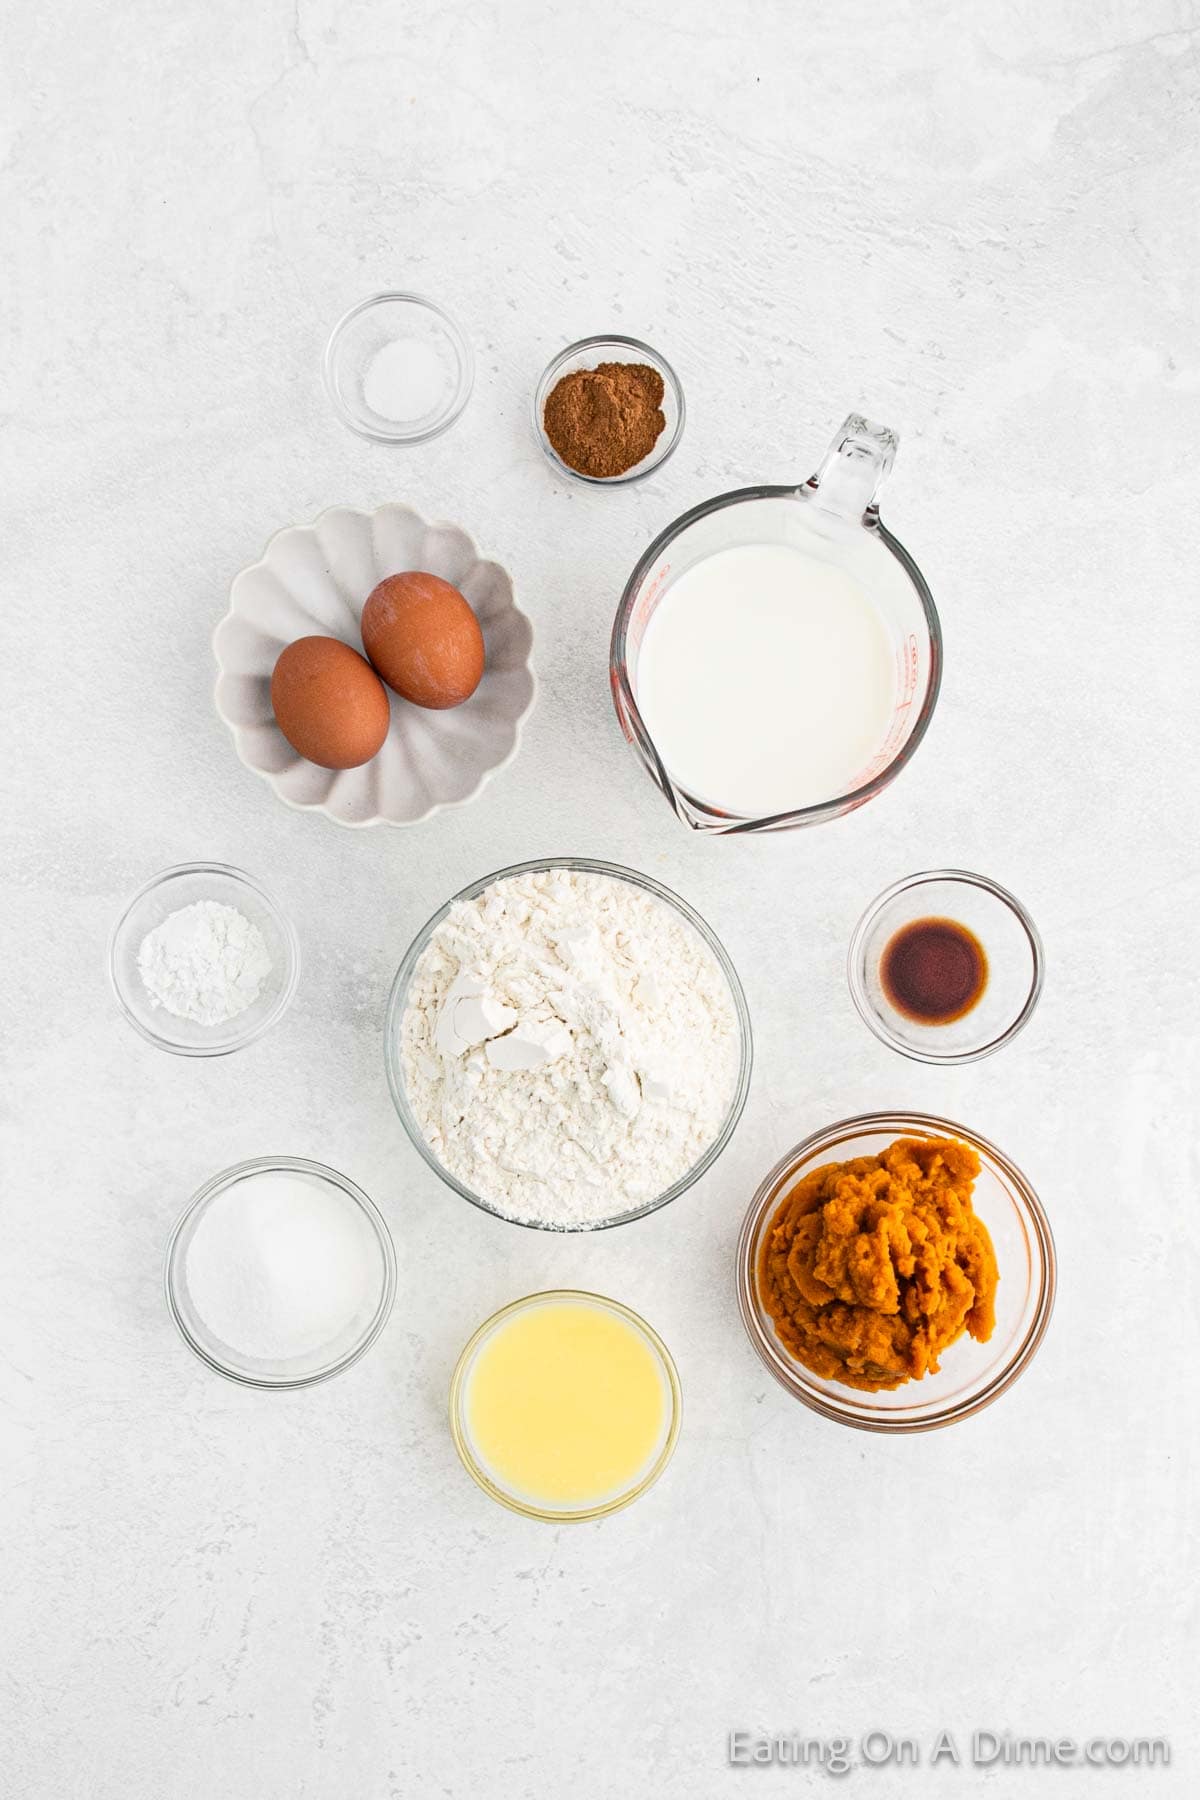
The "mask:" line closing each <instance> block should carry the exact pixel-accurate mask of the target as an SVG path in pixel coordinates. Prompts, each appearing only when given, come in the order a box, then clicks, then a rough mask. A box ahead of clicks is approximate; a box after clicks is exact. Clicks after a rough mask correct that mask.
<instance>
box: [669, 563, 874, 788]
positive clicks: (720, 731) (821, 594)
mask: <svg viewBox="0 0 1200 1800" xmlns="http://www.w3.org/2000/svg"><path fill="white" fill-rule="evenodd" d="M896 698H897V695H896V656H895V650H894V647H893V643H892V640H891V638H890V636H889V633H888V630H887V627H886V625H885V623H884V620H883V618H882V616H881V614H880V612H879V610H878V608H877V607H876V606H875V604H874V603H873V602H872V600H871V599H870V597H869V595H868V594H867V592H866V590H865V589H864V588H863V587H862V586H861V585H860V584H859V582H858V581H856V580H855V578H854V577H853V576H852V575H850V574H849V573H847V572H846V571H845V570H844V569H840V568H835V567H834V566H833V565H832V564H830V563H828V562H825V561H822V560H821V559H820V558H818V557H815V556H810V555H808V554H806V552H805V551H803V550H800V549H797V548H796V547H795V546H794V545H790V544H737V545H733V546H731V547H730V548H728V549H725V550H718V551H717V552H716V553H715V554H714V555H712V556H707V557H705V558H703V560H702V561H700V562H698V563H694V564H693V565H692V567H691V568H689V569H686V570H685V571H684V572H683V574H681V575H680V576H679V578H678V579H677V580H676V581H675V582H674V583H673V584H672V585H671V586H670V587H669V588H668V589H667V591H666V593H665V594H664V595H663V596H662V598H661V599H660V600H659V602H658V604H657V607H656V609H655V611H654V613H653V615H652V617H651V618H650V621H649V623H648V624H647V626H646V631H645V636H644V638H643V640H642V643H641V646H640V648H639V651H638V659H637V701H638V708H639V710H640V712H641V715H642V718H643V720H644V722H645V725H646V729H647V731H648V732H649V734H650V737H651V738H652V739H653V741H654V745H655V748H656V750H657V751H658V754H659V756H660V757H661V759H662V761H663V763H664V764H665V766H666V768H667V770H668V771H669V773H670V774H671V775H672V776H673V777H674V779H675V781H676V783H677V784H678V785H679V786H680V787H682V788H683V789H685V790H686V791H687V792H688V793H690V794H691V795H692V796H693V797H694V798H695V799H697V800H700V801H702V802H703V803H705V804H706V805H708V806H711V807H715V808H718V809H720V810H721V811H724V812H731V813H738V814H742V815H745V816H747V817H753V818H762V817H765V816H766V815H768V814H772V813H781V812H793V811H797V810H799V809H800V808H802V807H806V806H816V805H820V804H821V803H822V802H824V801H829V800H833V799H837V798H840V797H841V796H842V795H844V794H847V793H850V792H851V791H852V790H853V789H854V788H855V787H856V786H858V785H859V784H860V783H861V782H863V781H865V780H866V779H867V778H868V775H869V772H870V764H871V762H872V759H873V758H874V757H875V756H876V754H877V753H878V751H879V750H880V748H881V746H882V744H883V742H884V739H885V737H886V736H887V732H888V728H889V726H890V724H891V721H892V717H893V713H894V709H895V704H896Z"/></svg>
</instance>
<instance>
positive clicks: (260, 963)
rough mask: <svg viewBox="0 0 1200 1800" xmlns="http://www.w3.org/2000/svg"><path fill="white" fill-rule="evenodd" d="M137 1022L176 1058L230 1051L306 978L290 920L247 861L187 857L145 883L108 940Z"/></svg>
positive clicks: (121, 996)
mask: <svg viewBox="0 0 1200 1800" xmlns="http://www.w3.org/2000/svg"><path fill="white" fill-rule="evenodd" d="M108 973H109V979H110V981H111V983H112V989H113V993H114V994H115V995H116V998H117V1004H118V1006H119V1007H120V1008H121V1011H122V1012H123V1013H124V1015H125V1017H126V1018H127V1019H128V1021H129V1023H130V1024H131V1025H132V1026H133V1028H134V1030H135V1031H137V1032H140V1033H141V1035H142V1037H144V1038H145V1039H146V1040H147V1042H148V1043H151V1044H154V1045H155V1046H156V1047H157V1048H158V1049H159V1050H168V1051H170V1052H171V1053H172V1055H175V1056H228V1055H229V1053H230V1052H231V1051H233V1050H242V1049H244V1048H245V1046H246V1045H247V1044H252V1043H253V1042H254V1040H255V1038H259V1037H261V1036H262V1035H263V1033H264V1032H265V1031H268V1030H270V1028H271V1026H272V1025H274V1024H276V1023H278V1021H279V1020H280V1019H281V1018H282V1017H283V1015H284V1013H285V1012H286V1011H287V1009H288V1007H289V1006H290V1005H291V1003H292V997H293V995H294V994H295V992H296V984H297V982H298V981H299V979H300V945H299V941H298V940H297V937H296V933H295V930H294V928H293V926H292V923H291V920H290V919H289V918H288V917H287V915H286V914H285V913H284V912H283V910H282V908H281V907H280V906H279V905H278V904H277V902H276V901H275V900H274V899H273V898H272V896H271V895H270V894H269V893H268V892H267V891H266V889H265V888H262V887H260V886H259V884H258V882H257V881H255V880H253V879H252V877H251V876H249V875H247V874H246V873H245V872H244V871H243V870H242V869H235V868H233V867H231V866H230V864H228V863H216V862H195V863H180V864H178V865H177V866H176V867H175V868H173V869H164V870H163V871H162V873H161V874H159V875H155V876H154V878H153V879H152V880H150V881H148V882H146V884H145V886H144V887H140V888H139V889H138V891H137V893H136V894H134V896H133V898H132V899H131V900H130V901H129V903H128V905H127V906H126V907H125V910H124V912H123V913H122V914H121V916H120V918H119V919H118V920H117V923H116V925H115V926H114V928H113V934H112V937H111V938H110V939H109V946H108Z"/></svg>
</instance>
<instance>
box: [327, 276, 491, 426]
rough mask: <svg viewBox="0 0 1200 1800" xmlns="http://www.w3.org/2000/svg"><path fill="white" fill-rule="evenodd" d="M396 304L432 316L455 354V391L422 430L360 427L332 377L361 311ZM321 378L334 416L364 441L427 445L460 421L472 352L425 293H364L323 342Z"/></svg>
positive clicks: (470, 387) (471, 381)
mask: <svg viewBox="0 0 1200 1800" xmlns="http://www.w3.org/2000/svg"><path fill="white" fill-rule="evenodd" d="M396 302H400V303H401V304H403V305H405V306H417V307H420V308H421V310H422V311H424V312H429V313H433V314H434V316H435V317H436V318H437V319H439V320H440V321H441V323H442V325H444V326H445V328H446V334H447V336H448V337H449V338H450V339H451V341H452V343H453V344H454V348H455V350H456V351H457V352H458V357H459V363H460V367H461V376H460V379H459V383H458V386H457V388H456V389H455V391H454V394H453V396H452V398H451V400H450V403H449V407H448V409H447V411H446V412H445V413H443V414H441V415H440V416H439V417H438V419H437V420H436V421H435V423H434V424H432V425H429V426H427V427H426V428H425V430H423V431H399V432H397V431H377V430H375V429H374V428H373V427H372V426H369V425H364V424H363V423H362V421H361V420H359V419H358V418H356V417H355V415H354V414H353V413H352V412H351V411H350V408H349V407H348V406H347V405H346V403H345V401H344V400H343V398H342V396H341V393H340V391H339V389H338V385H337V382H336V380H335V378H334V367H335V362H336V358H337V352H338V349H339V347H340V345H341V342H342V339H343V338H344V337H345V335H346V332H347V331H348V330H349V328H350V326H351V325H352V324H353V323H354V321H355V319H357V318H359V317H360V316H361V314H363V313H365V312H371V311H372V310H373V309H374V308H375V307H377V306H384V305H394V304H395V303H396ZM321 376H322V380H323V381H324V384H325V393H326V396H327V397H328V400H329V403H330V405H331V406H332V407H333V410H334V412H335V413H336V414H337V417H338V418H339V419H340V420H341V422H342V424H343V425H345V426H346V427H347V428H348V429H349V430H350V431H353V432H354V433H355V435H356V436H357V437H360V438H366V439H367V441H368V442H369V443H373V444H392V445H402V446H408V445H410V444H427V443H429V442H430V441H431V439H433V438H436V437H440V436H441V435H442V433H443V432H444V431H449V429H450V427H451V425H453V424H454V423H455V422H456V421H457V420H458V419H459V418H461V416H462V413H463V410H464V408H465V407H466V404H467V401H468V400H469V399H470V398H471V394H472V393H473V391H474V387H475V353H474V351H473V350H472V349H471V340H470V339H469V338H468V336H467V334H466V332H465V331H464V330H463V328H462V326H461V325H460V324H459V323H458V320H457V319H456V318H454V317H453V315H452V314H451V313H448V312H447V311H446V309H445V307H444V306H440V305H439V304H438V302H437V301H436V300H431V299H430V298H429V296H428V295H427V294H416V293H412V292H410V291H406V290H403V289H399V288H384V289H381V291H380V292H379V293H377V294H368V295H367V297H366V299H365V300H358V301H356V302H355V304H354V305H353V306H351V307H348V308H347V310H346V311H345V312H344V313H343V314H342V316H341V318H340V319H339V320H338V321H337V323H336V325H334V327H333V329H332V331H331V332H330V333H329V336H328V338H327V339H326V341H325V351H324V354H323V356H322V358H321Z"/></svg>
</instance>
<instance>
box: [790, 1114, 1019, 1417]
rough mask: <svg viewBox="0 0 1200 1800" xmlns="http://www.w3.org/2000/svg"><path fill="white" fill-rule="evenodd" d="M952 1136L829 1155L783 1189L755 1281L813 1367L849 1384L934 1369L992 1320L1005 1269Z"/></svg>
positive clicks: (894, 1381) (971, 1169)
mask: <svg viewBox="0 0 1200 1800" xmlns="http://www.w3.org/2000/svg"><path fill="white" fill-rule="evenodd" d="M978 1174H979V1157H978V1156H977V1154H976V1152H975V1151H974V1150H973V1149H972V1148H971V1146H970V1145H969V1144H963V1143H960V1142H959V1141H958V1139H957V1138H898V1139H897V1140H896V1142H895V1143H894V1144H890V1145H889V1146H888V1148H887V1149H886V1150H884V1151H883V1152H882V1153H881V1154H880V1155H878V1156H856V1157H854V1158H852V1159H851V1160H850V1161H849V1162H841V1163H826V1164H824V1166H823V1167H822V1168H819V1169H814V1170H813V1171H812V1173H811V1174H810V1175H806V1176H805V1177H804V1178H803V1180H801V1181H798V1182H797V1183H796V1185H795V1187H793V1188H792V1189H791V1191H790V1192H789V1193H788V1194H786V1195H785V1196H784V1198H783V1199H782V1200H781V1201H780V1203H779V1206H778V1207H777V1209H776V1212H775V1216H774V1218H773V1219H772V1220H771V1224H770V1227H769V1228H768V1230H767V1232H766V1233H765V1235H764V1237H763V1240H762V1246H761V1248H760V1250H759V1255H758V1292H759V1297H760V1299H761V1300H762V1303H763V1305H764V1306H765V1308H766V1310H767V1312H768V1313H769V1314H770V1315H771V1318H772V1319H773V1320H774V1322H775V1329H776V1331H777V1332H778V1334H779V1337H780V1338H781V1339H782V1341H783V1343H784V1344H785V1345H786V1346H787V1348H788V1349H789V1350H790V1351H791V1353H792V1355H793V1356H795V1357H797V1358H798V1359H799V1360H800V1361H801V1362H802V1363H803V1364H804V1365H805V1367H806V1368H809V1369H811V1370H812V1371H813V1373H814V1374H815V1375H822V1376H824V1377H825V1378H826V1379H827V1380H831V1381H840V1382H844V1383H845V1385H846V1386H847V1387H854V1388H866V1389H867V1390H869V1391H870V1392H877V1391H878V1390H879V1389H880V1388H896V1387H900V1386H901V1385H902V1384H903V1383H904V1382H906V1381H914V1380H915V1381H919V1380H920V1379H921V1377H922V1376H923V1375H926V1374H932V1373H934V1372H936V1370H937V1367H938V1358H939V1357H940V1356H941V1354H942V1352H943V1350H945V1349H946V1347H947V1346H948V1345H949V1344H952V1343H954V1341H955V1339H956V1338H960V1337H961V1336H962V1334H963V1332H964V1331H969V1332H970V1334H971V1336H972V1337H973V1338H978V1339H979V1341H980V1342H981V1343H984V1342H986V1341H987V1339H988V1338H989V1337H991V1335H992V1328H993V1326H994V1325H995V1322H996V1319H995V1299H996V1283H997V1281H998V1280H999V1271H998V1270H997V1267H996V1255H995V1252H994V1250H993V1249H992V1240H991V1238H990V1237H989V1236H988V1232H987V1226H986V1225H985V1224H984V1223H983V1221H982V1219H978V1218H976V1216H975V1211H974V1208H973V1207H972V1205H971V1192H972V1189H973V1188H974V1185H975V1177H976V1176H977V1175H978Z"/></svg>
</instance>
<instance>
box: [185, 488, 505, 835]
mask: <svg viewBox="0 0 1200 1800" xmlns="http://www.w3.org/2000/svg"><path fill="white" fill-rule="evenodd" d="M393 512H400V513H407V514H408V515H409V516H410V517H411V518H413V519H415V520H416V521H417V523H418V524H420V525H422V526H423V527H424V528H425V529H426V530H427V531H456V532H458V533H459V535H460V536H461V537H464V538H465V539H466V541H467V543H468V544H469V545H470V547H471V551H472V553H473V554H474V556H475V559H476V561H477V562H479V563H486V564H488V565H489V566H490V567H492V568H495V569H499V571H500V573H501V574H502V575H503V576H504V577H505V579H506V580H507V582H508V585H509V590H510V592H511V595H512V610H513V611H514V612H515V613H517V614H519V615H520V617H521V618H522V619H524V621H525V624H526V626H527V628H528V631H529V649H528V651H527V653H526V656H525V661H524V663H523V664H522V667H523V668H524V670H525V672H526V674H527V675H528V677H529V699H528V701H527V702H526V704H525V706H524V707H523V708H522V710H521V711H520V712H519V713H517V714H516V716H515V718H514V719H513V721H512V727H513V741H512V745H511V748H510V749H509V750H508V751H507V752H506V753H505V755H504V756H503V757H502V758H501V759H500V761H499V762H498V763H495V764H494V765H493V766H492V767H491V768H490V769H485V770H484V771H483V773H482V774H481V775H480V777H479V780H478V781H477V783H476V784H475V786H474V787H473V788H472V789H471V792H470V793H469V794H464V795H463V796H462V797H461V798H460V799H456V800H435V801H434V802H433V804H432V806H430V807H428V808H427V809H426V810H425V811H424V812H423V813H420V814H419V815H418V816H417V817H416V818H415V819H389V818H388V817H387V815H386V813H379V812H375V813H371V814H370V816H369V817H368V818H365V819H342V818H339V817H338V815H337V814H336V813H334V812H331V811H330V809H329V807H328V806H327V804H326V802H325V801H324V800H293V799H292V798H291V796H290V795H288V794H284V793H281V792H280V790H279V788H278V786H277V785H276V779H277V776H278V774H279V771H278V770H277V769H260V768H259V767H258V765H257V764H256V763H252V762H251V761H250V760H249V758H248V757H247V756H246V755H245V753H244V751H243V749H242V745H241V738H240V735H239V734H240V732H241V729H242V727H241V726H240V725H239V724H238V723H237V722H236V721H235V720H234V719H231V718H230V717H229V714H228V713H227V712H226V711H225V709H224V708H223V706H222V705H221V682H222V681H223V680H224V678H225V675H226V673H227V670H226V668H225V664H224V662H223V660H222V657H221V651H220V646H219V638H220V635H221V632H222V628H223V627H224V626H225V625H227V624H228V623H229V621H230V620H231V619H237V618H240V617H242V616H243V615H242V614H239V612H238V610H237V607H236V605H235V603H234V589H235V588H236V586H237V584H238V582H239V581H240V580H241V578H242V576H243V575H250V574H252V573H253V572H254V571H255V570H257V569H263V568H266V567H267V566H268V562H269V558H270V554H271V550H272V549H273V547H274V545H275V544H276V543H278V541H279V540H280V538H284V537H287V536H288V535H289V533H291V532H297V533H300V534H305V535H312V536H315V535H316V534H317V532H318V530H319V528H320V526H321V524H322V523H323V522H324V520H326V519H327V518H329V516H330V515H331V514H332V513H353V514H354V515H355V517H357V518H360V519H367V520H375V519H377V518H379V516H380V514H382V513H393ZM533 640H534V629H533V620H532V619H531V618H530V616H529V614H528V613H527V612H526V611H525V610H524V608H523V607H522V606H521V605H520V603H519V602H518V600H517V585H516V582H515V581H514V579H513V577H512V574H511V572H510V571H509V569H507V568H506V567H505V565H504V564H503V563H501V562H497V561H496V559H495V557H493V556H484V555H483V554H482V553H481V551H480V549H479V545H478V544H477V543H476V542H475V539H474V538H473V537H472V535H471V533H470V532H469V531H468V530H467V529H466V527H465V526H464V525H457V524H455V523H454V521H453V520H451V519H427V518H426V517H425V515H424V514H423V513H420V512H418V511H417V509H416V507H415V506H411V505H410V504H409V503H408V501H407V500H385V501H384V502H383V503H382V505H380V506H376V507H373V508H372V509H371V510H370V511H367V510H365V509H364V508H363V507H361V506H345V505H339V504H337V503H336V502H335V503H334V504H333V505H332V506H325V507H322V509H321V511H320V512H319V513H318V514H317V515H316V517H315V518H313V519H309V520H307V521H305V522H304V523H301V524H297V525H280V526H278V527H277V528H276V529H275V530H274V531H273V532H272V533H271V535H270V537H269V538H268V539H267V541H266V543H265V544H264V546H263V550H262V554H261V556H259V557H258V559H257V561H255V562H252V563H246V564H245V566H244V567H243V568H240V569H239V570H238V572H237V574H236V575H235V576H234V577H233V579H232V580H231V582H230V584H229V601H228V605H227V606H226V608H225V611H224V612H223V613H222V614H221V617H220V618H219V619H218V620H217V622H216V624H215V625H214V626H213V628H212V631H211V633H210V635H209V643H210V646H211V648H212V653H213V660H214V661H215V663H216V665H217V678H216V681H215V682H214V684H213V707H214V709H215V711H216V715H217V717H218V718H219V719H220V721H221V723H222V724H223V725H224V727H225V729H226V730H227V731H228V733H229V735H230V737H231V738H232V739H233V748H234V754H235V755H236V756H237V759H238V761H239V762H240V763H241V765H242V767H243V768H245V769H249V771H250V773H251V774H252V775H257V776H258V778H259V780H260V781H265V782H266V784H267V786H268V787H269V788H270V790H271V792H272V793H273V794H274V796H275V798H276V799H277V800H278V801H279V802H280V803H281V804H282V805H284V806H287V807H290V808H291V810H292V812H301V813H321V814H322V815H323V816H324V817H325V818H327V819H328V820H329V822H330V824H331V825H336V826H338V827H340V829H341V830H343V831H365V830H368V829H369V828H371V827H372V826H375V825H387V826H390V827H391V828H392V830H394V831H408V830H411V828H412V827H413V826H414V825H424V824H425V822H426V820H428V819H432V818H433V817H434V816H435V815H436V814H437V813H441V812H452V811H453V810H454V809H455V808H456V807H461V806H470V805H471V803H472V801H474V800H477V799H478V798H479V796H480V794H481V793H482V792H483V790H484V788H485V787H486V786H487V784H488V782H489V781H491V780H492V778H493V776H496V775H499V774H500V773H501V771H502V770H504V769H507V768H508V767H509V766H510V764H512V763H514V762H515V761H516V759H517V756H518V753H519V752H520V749H521V741H522V737H523V734H524V730H525V726H526V724H527V722H528V720H529V717H530V715H531V713H532V712H533V709H534V707H535V706H536V705H537V701H538V694H539V692H540V684H539V682H538V675H537V670H536V669H535V667H534V663H533ZM343 641H344V640H343ZM351 648H353V646H351Z"/></svg>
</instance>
